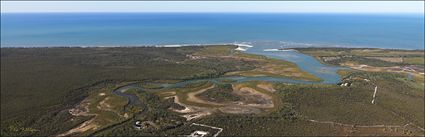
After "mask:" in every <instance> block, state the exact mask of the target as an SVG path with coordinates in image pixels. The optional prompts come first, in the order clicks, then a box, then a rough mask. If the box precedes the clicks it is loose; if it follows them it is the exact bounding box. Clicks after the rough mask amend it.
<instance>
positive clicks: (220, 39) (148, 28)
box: [1, 13, 424, 49]
mask: <svg viewBox="0 0 425 137" xmlns="http://www.w3.org/2000/svg"><path fill="white" fill-rule="evenodd" d="M257 41H274V42H280V41H284V42H295V43H309V44H313V46H314V45H318V46H350V47H379V48H403V49H423V48H424V15H423V14H411V15H408V14H393V15H390V14H386V15H378V14H375V15H367V14H283V13H279V14H278V13H269V14H267V13H262V14H260V13H2V14H1V47H17V46H138V45H156V44H194V43H231V42H257ZM296 46H297V45H296ZM310 46H311V45H310Z"/></svg>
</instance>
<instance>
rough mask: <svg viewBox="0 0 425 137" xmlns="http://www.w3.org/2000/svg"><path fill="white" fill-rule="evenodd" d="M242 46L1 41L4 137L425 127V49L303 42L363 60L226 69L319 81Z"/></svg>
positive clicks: (324, 54)
mask: <svg viewBox="0 0 425 137" xmlns="http://www.w3.org/2000/svg"><path fill="white" fill-rule="evenodd" d="M235 48H236V46H234V45H216V46H213V45H212V46H189V47H161V48H159V47H126V48H125V47H122V48H2V50H1V135H2V136H55V135H60V136H62V135H69V136H122V135H125V136H180V135H189V134H191V133H193V132H194V131H197V130H198V131H199V130H201V131H207V132H209V133H220V134H219V135H220V136H285V135H287V136H313V135H322V136H346V135H351V136H371V135H381V136H391V135H392V136H406V135H414V136H415V135H416V136H417V135H422V136H423V135H424V130H423V128H424V126H425V125H424V117H425V116H424V108H423V106H424V105H425V104H424V97H425V95H424V89H425V88H424V82H423V74H421V73H423V64H422V67H421V62H420V61H421V59H422V60H423V51H413V50H412V51H404V50H382V49H338V48H321V49H320V50H318V49H317V48H312V49H310V48H300V49H297V50H298V51H300V52H302V53H306V54H309V55H312V56H315V57H316V58H318V59H320V60H321V61H322V62H324V63H327V64H332V65H341V66H349V67H351V68H354V69H346V70H340V71H339V72H338V74H340V75H341V77H342V80H341V81H340V83H338V84H320V83H317V84H290V83H279V82H267V81H238V80H234V79H228V78H226V77H229V76H271V77H285V78H293V79H302V80H307V81H320V79H318V78H317V77H316V76H314V75H311V74H309V73H307V72H304V71H302V70H301V69H299V68H298V67H297V66H296V65H295V64H294V63H290V62H286V61H282V60H276V59H272V58H267V57H265V56H258V55H252V54H245V53H242V52H239V51H236V50H234V49H235ZM400 58H402V59H400ZM329 59H330V60H329ZM370 61H375V62H374V63H370ZM350 63H351V64H354V66H350ZM367 63H369V64H367ZM355 65H357V66H355ZM359 65H367V66H366V67H358V66H359ZM405 67H407V68H406V70H403V68H405ZM395 68H400V69H401V70H397V69H395ZM408 68H410V69H408ZM421 68H422V71H421V70H420V69H421ZM215 78H222V79H215ZM375 88H377V97H376V98H375V99H376V100H375V102H374V103H372V102H371V101H372V99H373V94H374V89H375ZM136 123H137V124H136ZM202 125H207V126H202ZM211 127H213V128H211ZM210 135H211V134H210Z"/></svg>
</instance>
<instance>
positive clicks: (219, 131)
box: [192, 123, 223, 137]
mask: <svg viewBox="0 0 425 137" xmlns="http://www.w3.org/2000/svg"><path fill="white" fill-rule="evenodd" d="M192 125H195V126H203V127H209V128H212V129H218V132H217V133H215V134H214V136H213V137H217V136H218V134H220V133H221V132H222V131H223V129H222V128H219V127H213V126H208V125H204V124H197V123H192Z"/></svg>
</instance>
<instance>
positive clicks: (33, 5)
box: [1, 1, 424, 14]
mask: <svg viewBox="0 0 425 137" xmlns="http://www.w3.org/2000/svg"><path fill="white" fill-rule="evenodd" d="M1 12H2V13H28V12H43V13H44V12H49V13H50V12H52V13H56V12H60V13H63V12H71V13H73V12H84V13H85V12H95V13H98V12H107V13H108V12H126V13H128V12H143V13H156V12H177V13H368V14H370V13H372V14H381V13H385V14H387V13H390V14H391V13H397V14H403V13H407V14H424V2H423V1H407V2H402V1H121V2H118V1H2V2H1Z"/></svg>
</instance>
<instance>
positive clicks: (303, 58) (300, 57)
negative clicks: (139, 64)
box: [112, 43, 344, 106]
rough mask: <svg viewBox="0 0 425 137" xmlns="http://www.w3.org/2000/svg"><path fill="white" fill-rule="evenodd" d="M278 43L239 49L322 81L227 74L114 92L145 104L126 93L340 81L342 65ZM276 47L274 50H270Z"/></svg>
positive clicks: (132, 102) (137, 103) (132, 87)
mask: <svg viewBox="0 0 425 137" xmlns="http://www.w3.org/2000/svg"><path fill="white" fill-rule="evenodd" d="M278 48H279V46H278V45H273V44H261V43H256V44H255V45H254V46H250V45H241V46H239V49H243V50H245V51H244V52H246V53H250V54H257V55H264V56H266V57H270V58H277V59H282V60H285V61H290V62H293V63H295V64H297V65H298V66H299V67H300V68H301V69H302V70H304V71H307V72H308V73H311V74H313V75H315V76H317V77H319V78H321V79H322V81H320V82H312V81H304V80H296V79H290V78H282V77H269V76H258V77H245V76H227V77H218V78H207V79H193V80H186V81H182V82H177V83H155V84H160V85H161V87H162V88H160V89H146V88H143V87H141V86H139V85H138V84H137V83H132V84H128V85H125V86H122V87H119V88H117V89H115V90H113V91H112V92H113V93H114V94H116V95H119V96H122V97H125V98H127V99H128V100H129V103H128V104H129V105H139V106H140V105H142V106H144V104H143V103H142V102H141V101H140V100H139V98H138V97H137V96H136V95H134V94H131V93H126V91H127V90H129V89H136V90H139V91H153V90H164V89H171V88H180V87H184V86H186V85H187V84H190V83H196V82H203V81H208V82H213V83H220V82H221V81H224V80H227V81H231V82H232V83H238V82H245V81H268V82H281V83H294V84H318V83H321V84H336V83H338V82H339V81H340V76H339V75H338V74H337V73H336V72H337V70H339V69H344V68H342V67H334V66H327V65H324V64H322V63H320V62H319V61H318V60H316V59H315V58H314V57H311V56H308V55H305V54H302V53H299V52H297V51H295V50H277V49H278ZM270 49H274V50H270Z"/></svg>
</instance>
